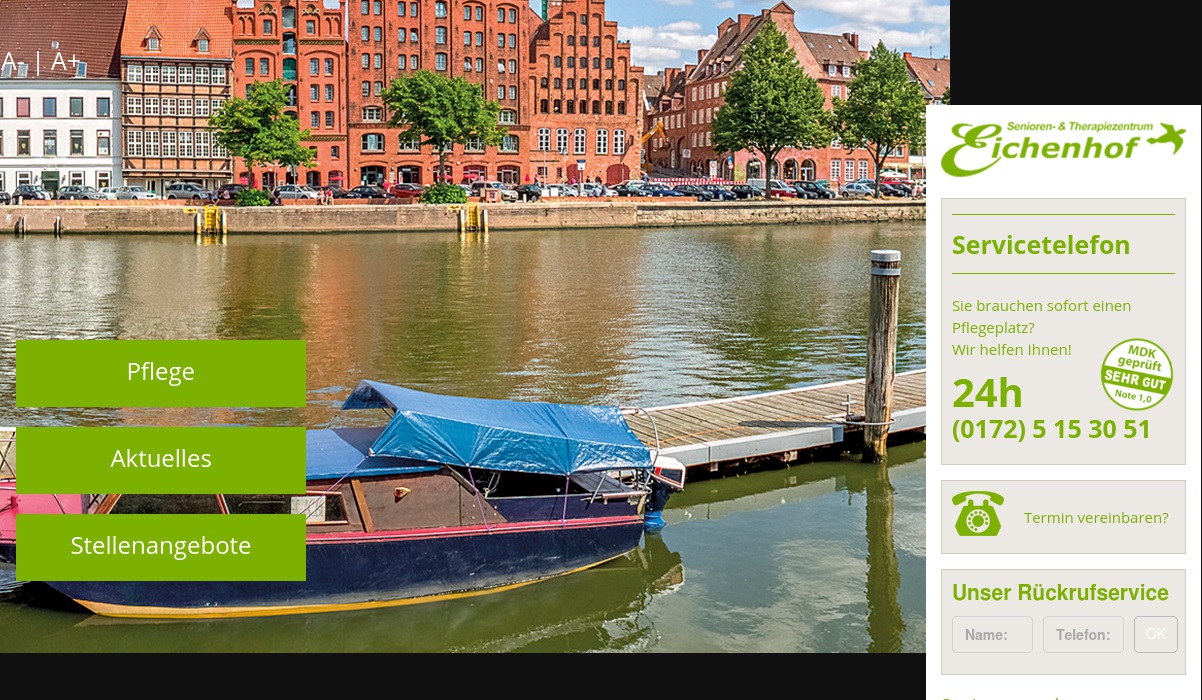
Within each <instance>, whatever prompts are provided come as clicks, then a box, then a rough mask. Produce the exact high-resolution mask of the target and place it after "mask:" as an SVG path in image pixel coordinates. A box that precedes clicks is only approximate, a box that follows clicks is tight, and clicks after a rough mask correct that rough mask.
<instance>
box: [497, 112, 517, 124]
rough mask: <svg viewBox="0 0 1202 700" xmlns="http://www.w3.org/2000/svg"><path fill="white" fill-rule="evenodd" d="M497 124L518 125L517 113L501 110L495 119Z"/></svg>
mask: <svg viewBox="0 0 1202 700" xmlns="http://www.w3.org/2000/svg"><path fill="white" fill-rule="evenodd" d="M497 123H499V124H517V123H518V113H517V112H516V111H514V110H512V109H503V110H501V114H500V115H499V116H498V117H497Z"/></svg>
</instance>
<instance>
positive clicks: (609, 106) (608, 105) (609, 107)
mask: <svg viewBox="0 0 1202 700" xmlns="http://www.w3.org/2000/svg"><path fill="white" fill-rule="evenodd" d="M605 113H606V114H613V113H614V102H613V100H606V101H605Z"/></svg>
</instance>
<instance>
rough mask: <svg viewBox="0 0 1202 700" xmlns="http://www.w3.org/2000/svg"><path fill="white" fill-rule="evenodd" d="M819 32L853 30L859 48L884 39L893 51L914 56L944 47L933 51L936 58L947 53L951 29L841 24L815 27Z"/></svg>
mask: <svg viewBox="0 0 1202 700" xmlns="http://www.w3.org/2000/svg"><path fill="white" fill-rule="evenodd" d="M814 31H815V32H817V33H819V34H841V33H843V32H849V31H850V32H855V33H856V34H859V35H860V50H861V51H871V50H872V47H873V46H876V44H877V42H878V41H884V42H885V46H887V47H889V48H890V49H891V50H893V51H897V52H898V53H902V52H905V51H909V52H910V53H913V54H914V55H915V56H922V57H926V56H927V55H928V54H929V53H930V47H932V46H934V47H935V48H936V49H939V47H944V48H943V49H941V50H937V51H936V52H935V57H936V58H942V57H943V56H944V55H945V54H946V53H947V49H946V47H947V45H948V39H949V37H950V36H951V30H950V29H949V28H948V27H947V26H946V25H944V26H934V27H923V28H918V29H916V30H914V31H905V30H902V29H889V28H888V27H882V26H879V25H875V24H857V23H854V22H853V23H850V24H841V25H839V26H838V27H831V28H826V29H815V30H814Z"/></svg>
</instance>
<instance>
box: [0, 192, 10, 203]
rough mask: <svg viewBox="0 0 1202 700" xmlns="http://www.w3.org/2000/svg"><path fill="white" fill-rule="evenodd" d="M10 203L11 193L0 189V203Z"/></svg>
mask: <svg viewBox="0 0 1202 700" xmlns="http://www.w3.org/2000/svg"><path fill="white" fill-rule="evenodd" d="M12 203H13V198H12V195H10V194H9V193H7V192H5V191H4V190H0V204H12Z"/></svg>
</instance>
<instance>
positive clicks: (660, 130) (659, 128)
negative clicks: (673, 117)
mask: <svg viewBox="0 0 1202 700" xmlns="http://www.w3.org/2000/svg"><path fill="white" fill-rule="evenodd" d="M656 134H659V137H660V138H662V139H666V138H668V135H667V134H665V133H664V123H663V122H662V121H659V122H655V126H654V127H652V128H651V131H648V132H647V133H645V134H643V140H642V141H641V142H640V143H641V144H642V146H643V162H644V163H646V162H647V148H646V146H647V141H649V140H650V139H651V137H652V136H655V135H656Z"/></svg>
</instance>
